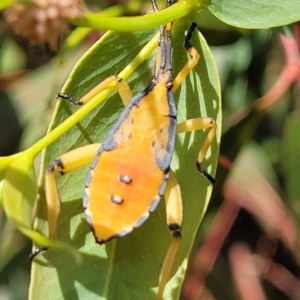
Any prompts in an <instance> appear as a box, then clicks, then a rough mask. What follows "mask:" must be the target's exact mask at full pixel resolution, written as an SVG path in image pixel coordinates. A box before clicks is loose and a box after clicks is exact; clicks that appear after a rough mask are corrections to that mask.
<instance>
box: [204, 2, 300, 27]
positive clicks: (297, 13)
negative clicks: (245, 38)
mask: <svg viewBox="0 0 300 300" xmlns="http://www.w3.org/2000/svg"><path fill="white" fill-rule="evenodd" d="M208 9H209V10H210V11H211V12H212V13H213V14H214V15H215V16H216V17H217V18H218V19H220V20H221V21H223V22H224V23H227V24H230V25H232V26H236V27H242V28H251V29H255V28H270V27H277V26H282V25H286V24H290V23H293V22H296V21H298V20H300V2H299V0H286V1H282V0H260V1H256V0H211V4H210V5H209V6H208ZM199 17H200V15H199Z"/></svg>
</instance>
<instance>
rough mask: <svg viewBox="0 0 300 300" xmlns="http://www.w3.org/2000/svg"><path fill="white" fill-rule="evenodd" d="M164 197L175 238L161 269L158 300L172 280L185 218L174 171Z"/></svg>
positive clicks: (169, 225) (169, 224)
mask: <svg viewBox="0 0 300 300" xmlns="http://www.w3.org/2000/svg"><path fill="white" fill-rule="evenodd" d="M164 196H165V202H166V214H167V224H168V227H169V229H170V231H171V234H172V236H173V240H172V243H171V245H170V247H169V250H168V252H167V254H166V257H165V259H164V262H163V264H162V267H161V271H160V276H159V287H158V293H157V296H156V299H157V300H158V299H162V296H163V291H164V288H165V285H166V283H167V282H168V280H169V279H170V274H171V272H172V267H173V264H174V261H175V258H176V254H177V251H178V248H179V244H180V238H181V224H182V217H183V209H182V197H181V191H180V186H179V184H178V182H177V179H176V177H175V175H174V173H173V172H172V171H170V177H169V179H168V182H167V186H166V190H165V193H164Z"/></svg>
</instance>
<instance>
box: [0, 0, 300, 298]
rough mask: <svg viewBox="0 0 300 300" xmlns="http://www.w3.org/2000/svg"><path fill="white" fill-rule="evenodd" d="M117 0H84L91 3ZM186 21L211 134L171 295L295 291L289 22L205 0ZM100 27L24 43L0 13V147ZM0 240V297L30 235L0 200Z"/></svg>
mask: <svg viewBox="0 0 300 300" xmlns="http://www.w3.org/2000/svg"><path fill="white" fill-rule="evenodd" d="M96 2H97V3H96ZM144 2H145V1H144ZM118 4H120V3H119V2H114V1H109V0H107V1H102V2H101V3H100V4H99V1H94V2H93V1H88V4H87V5H88V7H89V8H90V9H92V10H94V11H98V10H101V9H104V8H106V7H109V6H112V5H118ZM127 4H128V3H127V2H126V3H125V2H124V3H122V6H123V11H122V13H126V14H132V15H134V14H140V13H145V11H146V10H147V8H146V7H144V6H143V3H141V2H135V1H132V2H131V3H130V4H131V5H130V6H129V5H127ZM198 25H199V29H200V31H201V32H202V33H203V35H204V36H205V38H206V39H207V41H208V44H209V45H210V46H211V49H212V52H213V55H214V57H215V60H216V63H217V66H218V69H219V74H220V79H221V84H222V96H223V137H222V141H221V152H220V153H221V155H220V159H219V168H218V173H217V175H216V182H217V183H216V186H215V189H214V193H213V196H212V199H211V203H210V206H209V209H208V212H207V214H206V217H205V220H204V222H203V224H202V226H201V227H200V229H199V232H198V237H197V240H196V242H195V246H194V250H193V253H192V257H191V260H190V266H189V270H188V273H187V277H186V280H185V283H184V285H183V289H182V296H181V299H184V300H187V299H189V300H191V299H193V300H196V299H221V300H227V299H228V300H229V299H230V300H231V299H232V300H233V299H243V300H244V299H272V300H281V299H300V283H299V265H298V261H299V251H297V249H298V244H299V242H298V228H299V226H300V222H299V220H300V218H299V214H300V202H299V201H300V155H299V154H300V138H299V134H300V111H299V108H300V105H299V103H300V102H299V100H300V93H299V88H300V80H299V78H300V77H299V74H300V73H299V72H300V71H299V70H300V62H299V49H300V48H299V47H300V23H298V24H291V25H289V26H285V27H284V28H275V29H269V30H253V31H252V30H244V29H238V28H234V27H231V26H229V25H226V24H224V23H222V22H220V21H219V20H217V19H216V18H215V17H213V16H212V15H211V14H210V12H209V11H208V10H206V11H203V13H202V15H201V20H199V24H198ZM100 35H101V33H99V32H90V33H89V35H87V37H86V38H85V39H83V40H82V42H81V43H79V44H78V45H77V47H74V48H73V49H72V51H71V52H69V53H65V54H64V55H61V54H59V55H58V53H59V52H58V50H57V49H54V50H53V49H51V48H50V47H49V46H47V45H45V46H32V45H30V43H29V42H28V41H27V40H26V39H24V38H22V37H21V36H19V35H16V34H14V33H13V32H12V31H11V29H10V28H9V26H8V24H7V23H6V22H5V20H4V18H3V16H1V18H0V156H5V155H9V154H12V153H15V152H17V151H20V150H22V149H25V148H26V147H28V146H30V145H32V144H33V143H34V142H35V141H37V140H38V139H39V138H41V137H42V136H44V135H45V133H46V130H47V126H48V123H49V120H50V117H51V112H52V109H53V107H54V105H55V97H56V94H57V92H58V91H59V90H60V89H61V86H62V84H63V83H64V81H65V79H66V78H67V76H68V74H69V72H70V70H71V68H72V66H73V65H74V64H75V63H76V61H77V60H78V59H79V58H80V56H81V55H82V54H83V53H84V52H85V51H86V50H87V49H88V48H89V47H90V46H91V45H92V44H93V43H94V42H95V41H96V40H97V39H98V38H99V37H100ZM63 38H64V37H62V40H63ZM58 49H59V47H58ZM37 167H38V161H37ZM37 170H38V169H37ZM199 201H200V200H199ZM0 240H1V243H0V299H1V300H6V299H13V300H23V299H27V291H28V285H29V276H30V262H29V259H28V255H29V253H30V252H31V242H30V241H29V240H27V239H26V238H25V237H24V236H23V235H22V234H21V233H19V232H18V231H17V230H16V229H15V227H14V225H13V224H12V223H11V222H9V221H8V220H7V219H6V218H5V215H4V213H3V211H2V210H1V211H0Z"/></svg>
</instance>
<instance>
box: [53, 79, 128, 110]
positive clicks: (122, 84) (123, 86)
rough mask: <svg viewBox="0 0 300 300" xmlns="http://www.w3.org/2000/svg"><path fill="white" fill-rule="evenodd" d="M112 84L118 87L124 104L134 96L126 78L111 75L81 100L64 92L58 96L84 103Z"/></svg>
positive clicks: (78, 103) (75, 102) (76, 103)
mask: <svg viewBox="0 0 300 300" xmlns="http://www.w3.org/2000/svg"><path fill="white" fill-rule="evenodd" d="M111 85H114V86H115V87H116V89H117V90H118V92H119V94H120V97H121V99H122V101H123V103H124V105H127V104H128V103H129V102H130V100H131V98H132V97H133V95H132V92H131V89H130V87H129V85H128V83H127V82H126V81H125V80H123V79H122V78H120V77H117V76H110V77H108V78H106V79H105V80H103V81H102V82H100V83H99V84H98V85H97V86H95V87H94V88H93V89H92V90H91V91H89V92H88V93H87V94H86V95H84V96H83V97H82V98H81V99H79V100H76V99H75V98H73V97H70V96H69V95H66V94H62V93H59V94H58V97H60V98H63V99H65V100H67V101H69V102H71V103H72V104H75V105H84V104H86V103H87V102H89V101H90V100H92V99H93V98H94V97H95V96H96V95H97V94H99V93H100V92H102V91H104V90H105V89H107V88H108V87H109V86H111Z"/></svg>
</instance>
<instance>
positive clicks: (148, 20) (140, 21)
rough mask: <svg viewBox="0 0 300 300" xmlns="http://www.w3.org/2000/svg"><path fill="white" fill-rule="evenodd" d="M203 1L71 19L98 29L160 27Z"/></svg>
mask: <svg viewBox="0 0 300 300" xmlns="http://www.w3.org/2000/svg"><path fill="white" fill-rule="evenodd" d="M200 2H201V1H199V0H198V1H197V0H189V1H184V0H179V1H178V2H177V3H175V4H174V5H172V6H170V7H168V8H166V9H163V10H161V11H158V12H155V13H151V14H148V15H145V16H135V17H109V16H106V15H103V14H101V13H99V14H91V13H89V14H86V15H84V16H83V17H82V18H80V19H69V20H68V21H69V22H70V23H71V24H74V25H77V26H83V27H88V28H93V29H97V30H108V29H111V30H115V31H136V30H144V29H150V28H153V27H158V26H160V25H162V24H166V23H168V22H172V21H174V20H178V19H180V18H182V17H184V16H187V15H189V14H192V13H196V12H197V11H199V10H200V9H201V8H203V7H204V5H203V4H202V3H200Z"/></svg>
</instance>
